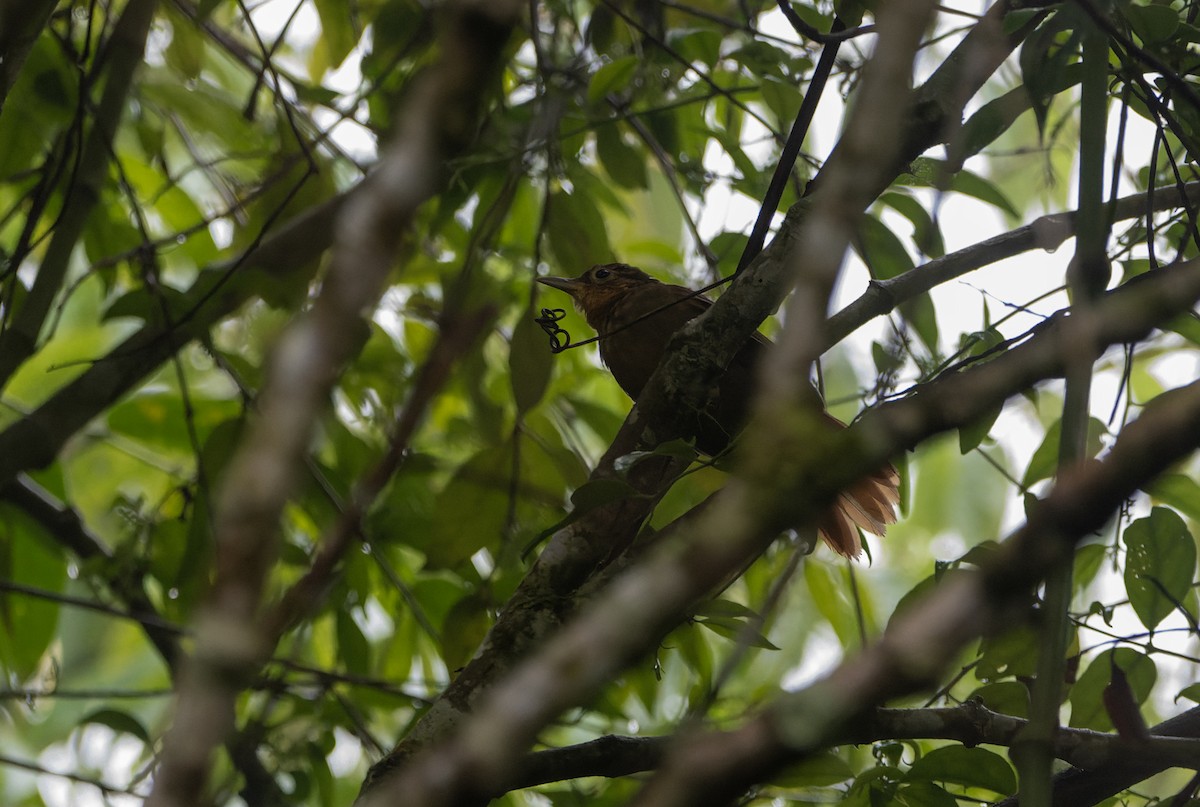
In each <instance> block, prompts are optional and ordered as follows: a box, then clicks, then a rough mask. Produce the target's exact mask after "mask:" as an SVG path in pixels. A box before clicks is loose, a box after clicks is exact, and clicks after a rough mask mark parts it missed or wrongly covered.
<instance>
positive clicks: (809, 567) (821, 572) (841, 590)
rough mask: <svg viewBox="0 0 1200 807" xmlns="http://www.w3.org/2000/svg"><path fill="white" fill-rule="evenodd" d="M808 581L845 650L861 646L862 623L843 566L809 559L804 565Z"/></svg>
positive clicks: (815, 600)
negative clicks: (859, 626)
mask: <svg viewBox="0 0 1200 807" xmlns="http://www.w3.org/2000/svg"><path fill="white" fill-rule="evenodd" d="M804 579H805V581H806V582H807V583H808V591H809V594H810V595H811V596H812V600H813V602H814V603H815V604H816V606H817V610H818V611H820V612H821V616H823V617H825V619H826V620H827V621H828V622H829V624H830V625H831V626H832V627H833V630H834V632H835V633H836V634H837V637H838V641H840V642H841V643H842V645H843V646H844V647H850V646H853V645H855V644H857V643H858V641H859V631H858V620H857V619H856V618H855V609H854V603H853V602H852V601H851V599H850V587H849V586H848V585H847V584H846V580H845V575H844V573H843V572H842V571H841V568H840V567H835V566H831V565H830V564H828V563H822V562H821V561H814V560H809V561H807V562H806V563H805V564H804Z"/></svg>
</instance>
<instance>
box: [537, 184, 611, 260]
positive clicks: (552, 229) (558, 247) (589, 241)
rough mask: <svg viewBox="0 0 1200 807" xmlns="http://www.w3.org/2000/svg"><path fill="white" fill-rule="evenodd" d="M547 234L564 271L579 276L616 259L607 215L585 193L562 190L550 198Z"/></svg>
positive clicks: (551, 247) (555, 256)
mask: <svg viewBox="0 0 1200 807" xmlns="http://www.w3.org/2000/svg"><path fill="white" fill-rule="evenodd" d="M546 236H547V239H548V241H549V245H550V251H551V252H552V253H553V254H554V258H555V262H556V263H557V264H558V266H559V267H560V269H562V271H563V272H564V273H565V274H569V275H576V274H578V273H579V272H581V271H583V270H584V269H586V268H587V267H589V266H593V265H595V264H597V263H604V262H606V261H610V260H612V259H613V258H614V255H613V252H612V247H611V246H609V243H608V231H607V228H606V227H605V224H604V217H603V216H602V215H601V214H600V210H599V208H597V207H596V204H595V202H594V201H593V200H592V199H591V198H589V197H588V196H587V195H586V194H583V193H566V192H563V191H559V192H558V193H555V194H553V195H552V196H551V197H550V222H549V227H548V229H547V233H546Z"/></svg>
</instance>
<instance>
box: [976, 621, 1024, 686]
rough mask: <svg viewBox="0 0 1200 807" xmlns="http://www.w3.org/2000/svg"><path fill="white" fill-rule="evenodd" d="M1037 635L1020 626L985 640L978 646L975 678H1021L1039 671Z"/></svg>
mask: <svg viewBox="0 0 1200 807" xmlns="http://www.w3.org/2000/svg"><path fill="white" fill-rule="evenodd" d="M1037 659H1038V633H1037V631H1036V630H1034V629H1033V628H1031V627H1030V626H1028V625H1020V626H1018V627H1014V628H1012V629H1010V630H1006V631H1004V632H1003V633H1000V634H997V635H992V636H986V637H984V639H983V641H982V642H981V643H980V646H979V663H978V664H977V665H976V667H975V677H976V678H978V679H979V680H980V681H998V680H1000V679H1002V678H1020V677H1023V676H1030V675H1033V674H1034V672H1035V671H1036V670H1037Z"/></svg>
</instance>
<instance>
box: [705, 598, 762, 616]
mask: <svg viewBox="0 0 1200 807" xmlns="http://www.w3.org/2000/svg"><path fill="white" fill-rule="evenodd" d="M692 613H694V614H695V615H696V616H720V617H730V618H733V619H754V618H757V617H758V613H757V612H756V611H755V610H754V609H753V608H747V607H746V606H744V605H742V604H741V603H740V602H734V601H733V600H726V599H723V598H722V599H715V600H707V601H705V602H703V603H701V604H700V605H699V607H697V608H696V610H695V611H693V612H692Z"/></svg>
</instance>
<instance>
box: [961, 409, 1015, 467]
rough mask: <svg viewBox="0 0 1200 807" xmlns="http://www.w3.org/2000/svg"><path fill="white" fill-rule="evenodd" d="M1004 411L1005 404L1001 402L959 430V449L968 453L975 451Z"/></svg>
mask: <svg viewBox="0 0 1200 807" xmlns="http://www.w3.org/2000/svg"><path fill="white" fill-rule="evenodd" d="M1003 411H1004V404H1003V403H999V404H997V405H996V406H995V407H994V408H992V409H991V410H989V411H987V412H984V413H983V415H982V416H981V417H979V418H978V419H977V420H975V421H973V422H971V423H970V424H968V425H966V426H963V427H962V428H961V429H959V430H958V450H959V451H960V452H961V453H963V454H966V453H968V452H971V451H974V450H975V449H976V448H978V447H979V444H980V443H982V442H983V441H984V439H985V438H986V437H987V436H988V432H990V431H991V430H992V426H995V425H996V419H997V418H999V417H1000V413H1001V412H1003Z"/></svg>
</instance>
